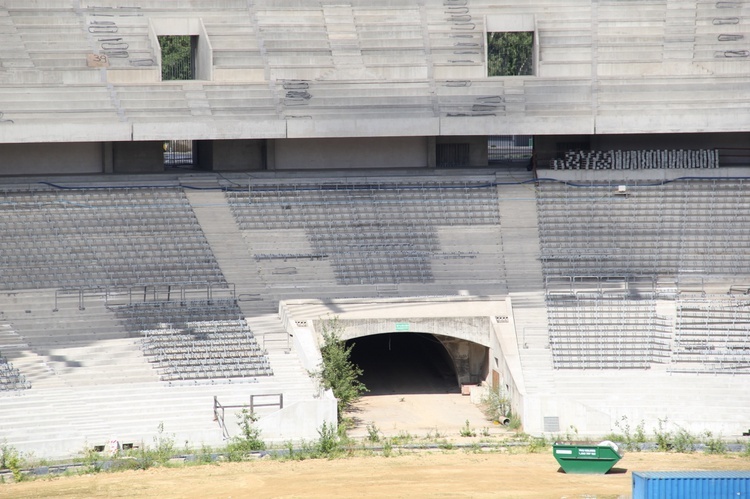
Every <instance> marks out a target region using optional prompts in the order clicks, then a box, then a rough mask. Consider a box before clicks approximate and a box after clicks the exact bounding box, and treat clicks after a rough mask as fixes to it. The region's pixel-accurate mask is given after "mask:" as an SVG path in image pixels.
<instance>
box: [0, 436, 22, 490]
mask: <svg viewBox="0 0 750 499" xmlns="http://www.w3.org/2000/svg"><path fill="white" fill-rule="evenodd" d="M25 464H26V463H25V460H24V458H23V455H21V453H20V452H18V450H17V449H16V448H15V447H13V446H10V445H7V444H3V445H2V446H0V469H4V470H10V472H11V474H12V475H13V480H14V481H16V482H22V481H23V480H24V478H26V475H24V474H23V471H22V468H23V467H24V466H25Z"/></svg>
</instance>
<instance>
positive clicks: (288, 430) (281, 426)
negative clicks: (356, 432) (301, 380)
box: [225, 390, 338, 443]
mask: <svg viewBox="0 0 750 499" xmlns="http://www.w3.org/2000/svg"><path fill="white" fill-rule="evenodd" d="M337 416H338V410H337V407H336V398H335V397H334V396H333V393H332V392H331V391H330V390H328V391H327V392H325V393H324V395H323V396H322V397H321V398H320V399H317V400H303V401H300V402H297V403H295V404H291V405H289V406H288V407H284V408H283V409H281V410H279V411H276V412H274V413H272V414H269V415H268V416H264V417H261V418H260V419H259V420H258V422H257V424H256V427H257V428H258V429H259V430H260V432H261V438H262V439H263V440H264V441H266V442H267V443H282V442H288V441H296V442H298V441H300V440H306V441H311V440H317V439H318V438H319V437H320V434H319V433H318V430H319V429H320V427H321V426H323V423H328V424H329V425H333V426H334V427H336V426H337V421H338V417H337ZM225 421H229V420H228V419H227V418H225ZM228 426H229V425H227V427H228Z"/></svg>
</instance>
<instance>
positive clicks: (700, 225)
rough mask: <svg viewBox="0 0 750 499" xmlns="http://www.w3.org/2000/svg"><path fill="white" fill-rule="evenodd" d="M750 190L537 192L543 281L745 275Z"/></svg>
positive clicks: (711, 184) (697, 186)
mask: <svg viewBox="0 0 750 499" xmlns="http://www.w3.org/2000/svg"><path fill="white" fill-rule="evenodd" d="M749 189H750V184H748V182H747V181H746V180H742V179H721V178H716V179H686V180H677V181H672V182H668V183H658V184H645V183H639V182H637V181H636V182H633V181H628V182H625V181H622V182H619V183H618V182H617V181H609V182H606V183H593V182H592V183H584V184H580V183H579V184H576V185H569V184H563V183H557V182H543V183H541V184H540V186H539V194H538V197H537V204H538V210H539V238H540V245H541V258H542V265H543V271H544V274H545V276H577V275H578V276H602V275H647V276H648V275H651V276H653V275H657V276H658V275H666V276H672V277H675V276H677V275H712V276H715V277H718V276H726V277H731V276H735V275H745V274H747V273H748V270H749V269H750V215H748V213H750V210H748V208H750V201H748V200H749V199H750V197H748V190H749Z"/></svg>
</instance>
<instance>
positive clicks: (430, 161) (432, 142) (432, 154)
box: [427, 137, 437, 168]
mask: <svg viewBox="0 0 750 499" xmlns="http://www.w3.org/2000/svg"><path fill="white" fill-rule="evenodd" d="M436 144H437V140H436V139H435V137H427V168H435V167H436V166H437V152H436V150H435V148H436V147H437V146H436Z"/></svg>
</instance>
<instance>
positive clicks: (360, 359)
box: [346, 333, 461, 395]
mask: <svg viewBox="0 0 750 499" xmlns="http://www.w3.org/2000/svg"><path fill="white" fill-rule="evenodd" d="M352 343H354V348H353V349H352V353H351V360H352V362H353V363H355V364H356V365H358V366H359V367H360V368H361V369H362V370H363V375H362V376H361V379H360V381H362V383H364V384H365V386H367V388H368V390H369V392H367V395H394V394H434V393H460V391H461V390H460V387H459V385H458V378H457V376H456V369H455V367H454V365H453V361H452V359H451V357H450V355H449V354H448V352H447V350H446V349H445V347H444V346H443V344H442V343H440V341H439V340H438V339H437V338H435V336H433V335H431V334H426V333H385V334H377V335H372V336H363V337H360V338H354V339H352V340H347V342H346V345H347V346H350V345H351V344H352Z"/></svg>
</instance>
